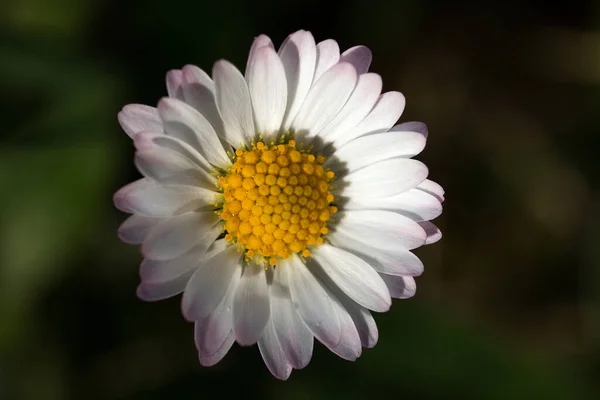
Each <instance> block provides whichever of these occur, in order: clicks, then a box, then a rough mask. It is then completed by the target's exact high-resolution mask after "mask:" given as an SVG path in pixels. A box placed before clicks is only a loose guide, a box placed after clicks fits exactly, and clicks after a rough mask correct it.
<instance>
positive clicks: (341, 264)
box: [312, 244, 392, 318]
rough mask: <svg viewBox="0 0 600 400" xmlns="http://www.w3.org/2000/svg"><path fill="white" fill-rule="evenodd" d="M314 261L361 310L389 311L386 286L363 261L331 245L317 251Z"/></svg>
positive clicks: (388, 296) (320, 247)
mask: <svg viewBox="0 0 600 400" xmlns="http://www.w3.org/2000/svg"><path fill="white" fill-rule="evenodd" d="M312 257H313V258H314V259H315V260H316V261H317V262H318V263H319V265H320V266H321V268H322V269H323V271H324V272H325V274H326V275H327V276H328V277H329V278H330V279H331V280H332V281H333V283H334V284H335V285H336V286H337V287H339V288H340V289H341V290H342V292H344V293H345V294H346V295H347V296H348V297H350V298H351V299H352V300H354V301H356V302H357V303H358V304H360V305H361V306H363V307H366V308H368V309H370V310H374V311H377V312H385V311H387V310H388V309H389V308H390V306H391V304H392V299H391V298H390V294H389V292H388V290H387V288H386V286H385V283H384V282H383V281H382V280H381V278H380V277H379V274H377V272H375V270H374V269H373V268H372V267H371V266H370V265H369V264H367V263H366V262H365V261H364V260H363V259H361V258H360V257H357V256H355V255H354V254H352V253H349V252H347V251H344V250H342V249H340V248H338V247H334V246H331V245H328V244H322V245H320V246H319V247H317V248H316V249H314V250H313V252H312ZM348 318H349V317H348Z"/></svg>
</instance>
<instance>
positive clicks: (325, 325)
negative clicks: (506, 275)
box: [114, 31, 444, 379]
mask: <svg viewBox="0 0 600 400" xmlns="http://www.w3.org/2000/svg"><path fill="white" fill-rule="evenodd" d="M370 62H371V52H370V50H369V49H368V48H366V47H364V46H356V47H353V48H351V49H348V50H347V51H345V52H344V53H342V54H341V55H340V52H339V47H338V45H337V43H336V42H335V41H334V40H331V39H330V40H325V41H323V42H320V43H318V44H315V41H314V39H313V37H312V35H311V34H310V33H309V32H306V31H298V32H296V33H294V34H292V35H290V36H289V37H288V38H287V39H286V40H285V42H284V43H283V45H282V46H281V47H280V49H279V50H278V51H275V49H274V47H273V44H272V42H271V40H270V39H269V38H268V37H266V36H264V35H263V36H259V37H258V38H256V40H255V41H254V43H253V45H252V48H251V49H250V55H249V58H248V65H247V67H246V73H245V76H244V75H242V74H241V73H240V72H239V71H238V70H237V69H236V67H234V66H233V65H232V64H230V63H229V62H227V61H224V60H222V61H218V62H217V63H216V64H215V65H214V68H213V71H212V79H211V78H210V77H209V76H208V75H207V74H206V73H205V72H204V71H202V70H201V69H199V68H198V67H195V66H190V65H188V66H185V67H183V68H182V69H181V70H172V71H170V72H169V73H168V74H167V89H168V93H169V97H168V98H164V99H162V100H160V101H159V103H158V107H157V108H153V107H149V106H144V105H137V104H131V105H127V106H125V107H124V108H123V110H122V111H121V112H120V113H119V121H120V123H121V126H122V127H123V129H124V130H125V131H126V132H127V133H128V134H129V136H131V137H132V138H133V141H134V143H135V146H136V148H137V152H136V156H135V163H136V166H137V168H138V169H139V171H140V172H141V173H142V174H143V175H144V178H143V179H140V180H138V181H136V182H133V183H131V184H129V185H127V186H125V187H123V188H122V189H120V190H119V191H118V192H117V193H116V194H115V197H114V202H115V204H116V206H117V207H118V208H119V209H121V210H123V211H125V212H128V213H132V214H133V216H131V217H130V218H129V219H127V220H126V221H125V222H124V223H123V225H122V226H121V227H120V229H119V235H120V237H121V239H122V240H123V241H125V242H127V243H134V244H141V247H142V253H143V255H144V257H145V259H144V261H143V262H142V265H141V268H140V276H141V284H140V286H139V287H138V295H139V297H140V298H142V299H143V300H148V301H154V300H160V299H164V298H168V297H171V296H175V295H177V294H179V293H182V292H183V300H182V310H183V315H184V316H185V318H186V319H188V320H189V321H193V322H195V340H196V346H197V348H198V353H199V357H200V362H201V363H202V365H213V364H215V363H217V362H219V361H220V360H221V359H222V358H223V357H224V356H225V354H226V353H227V352H228V351H229V349H230V348H231V346H232V344H233V342H234V341H237V342H238V343H239V344H240V345H243V346H247V345H252V344H255V343H258V346H259V349H260V352H261V354H262V357H263V359H264V361H265V363H266V365H267V367H268V368H269V370H270V371H271V373H272V374H273V375H275V376H276V377H277V378H279V379H287V378H288V376H289V375H290V373H291V370H292V368H303V367H304V366H306V365H307V364H308V362H309V361H310V358H311V356H312V352H313V337H316V338H317V339H318V340H319V341H320V342H321V343H323V344H324V345H325V346H327V347H328V348H329V349H331V350H332V351H333V352H334V353H336V354H337V355H339V356H340V357H342V358H345V359H348V360H355V359H356V358H357V357H359V356H360V354H361V351H362V347H373V346H374V345H375V343H376V342H377V339H378V331H377V326H376V325H375V321H374V319H373V317H372V316H371V313H370V311H369V310H371V311H376V312H385V311H387V310H388V309H389V307H390V304H391V298H401V299H403V298H408V297H411V296H412V295H414V293H415V280H414V277H415V276H418V275H420V274H421V273H422V272H423V264H422V263H421V261H420V260H419V259H418V258H417V257H416V256H415V255H413V254H412V253H411V252H410V250H412V249H414V248H417V247H419V246H421V245H424V244H429V243H433V242H435V241H437V240H439V238H440V237H441V233H440V231H439V230H438V229H437V228H436V227H435V226H434V225H433V224H432V223H431V222H428V221H429V220H431V219H433V218H436V217H437V216H438V215H440V214H441V212H442V205H441V203H442V201H443V200H444V198H443V195H444V191H443V190H442V188H441V187H440V186H439V185H438V184H436V183H434V182H432V181H430V180H427V179H426V178H427V174H428V171H427V167H426V166H425V165H424V164H423V163H421V162H419V161H416V160H412V159H411V157H413V156H415V155H416V154H418V153H419V152H421V150H423V148H424V146H425V141H426V138H427V128H426V126H425V125H424V124H422V123H420V122H407V123H403V124H400V125H396V126H393V125H394V123H395V122H396V121H397V120H398V118H399V117H400V114H401V113H402V111H403V109H404V104H405V101H404V97H403V96H402V94H400V93H398V92H387V93H383V94H382V93H381V87H382V83H381V78H380V77H379V75H377V74H374V73H370V72H367V71H368V68H369V65H370Z"/></svg>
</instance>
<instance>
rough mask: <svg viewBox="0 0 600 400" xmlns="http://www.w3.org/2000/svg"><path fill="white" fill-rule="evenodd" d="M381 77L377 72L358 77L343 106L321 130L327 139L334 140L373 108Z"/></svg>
mask: <svg viewBox="0 0 600 400" xmlns="http://www.w3.org/2000/svg"><path fill="white" fill-rule="evenodd" d="M381 86H382V82H381V77H380V76H379V75H377V74H372V73H369V74H363V75H360V76H359V77H358V82H357V84H356V88H354V91H353V92H352V94H351V95H350V98H349V99H348V101H347V102H346V104H344V107H343V108H342V109H341V110H340V112H339V113H338V114H337V115H336V116H335V118H334V119H333V121H331V122H330V123H329V124H328V125H327V126H326V127H325V128H324V129H323V131H322V132H321V135H322V136H324V137H326V138H327V140H334V139H336V138H337V137H338V136H340V135H343V134H345V133H346V132H347V131H349V130H350V129H352V128H354V127H355V126H356V125H357V124H358V123H359V122H361V121H362V120H363V119H364V118H365V117H366V116H367V114H369V112H370V111H371V110H372V109H373V106H374V105H375V103H376V102H377V99H378V98H379V95H380V94H381Z"/></svg>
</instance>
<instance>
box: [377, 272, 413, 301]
mask: <svg viewBox="0 0 600 400" xmlns="http://www.w3.org/2000/svg"><path fill="white" fill-rule="evenodd" d="M381 279H383V281H384V282H385V284H386V285H387V287H388V289H389V290H390V294H391V295H392V297H393V298H395V299H408V298H410V297H413V296H414V295H415V292H416V291H417V284H416V283H415V278H413V277H412V276H393V275H386V274H381Z"/></svg>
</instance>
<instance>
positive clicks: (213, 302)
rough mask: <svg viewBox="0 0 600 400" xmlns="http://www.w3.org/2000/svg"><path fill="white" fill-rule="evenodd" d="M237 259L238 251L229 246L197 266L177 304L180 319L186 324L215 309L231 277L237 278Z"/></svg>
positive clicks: (238, 266) (239, 266) (238, 270)
mask: <svg viewBox="0 0 600 400" xmlns="http://www.w3.org/2000/svg"><path fill="white" fill-rule="evenodd" d="M240 258H241V254H240V252H239V249H238V247H237V246H233V245H232V246H228V247H227V248H225V250H223V251H222V252H220V253H218V254H216V255H214V256H213V257H211V258H209V259H207V260H206V261H205V262H204V263H202V265H200V267H199V268H198V269H197V270H196V272H195V273H194V275H193V276H192V278H191V279H190V280H189V282H188V284H187V286H186V288H185V292H184V293H183V298H182V301H181V309H182V312H183V316H184V317H185V318H186V319H187V320H188V321H199V320H202V319H204V318H206V317H207V316H208V315H209V314H210V313H211V312H213V310H214V309H215V308H216V307H217V306H218V305H219V303H220V302H221V300H223V296H225V293H226V291H227V289H228V287H229V283H230V282H231V280H232V279H234V277H233V275H234V274H241V268H242V267H241V265H240Z"/></svg>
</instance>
